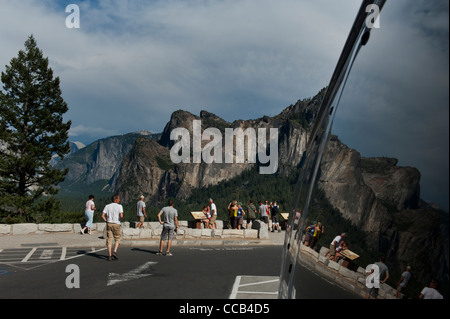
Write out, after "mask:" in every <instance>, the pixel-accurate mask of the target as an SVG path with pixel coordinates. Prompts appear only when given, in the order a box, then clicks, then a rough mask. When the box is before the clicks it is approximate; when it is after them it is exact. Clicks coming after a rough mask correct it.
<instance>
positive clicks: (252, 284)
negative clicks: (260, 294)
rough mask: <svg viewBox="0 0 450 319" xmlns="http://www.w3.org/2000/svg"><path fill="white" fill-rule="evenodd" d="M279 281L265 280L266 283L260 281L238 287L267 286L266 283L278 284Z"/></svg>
mask: <svg viewBox="0 0 450 319" xmlns="http://www.w3.org/2000/svg"><path fill="white" fill-rule="evenodd" d="M279 281H280V280H279V279H273V280H266V281H260V282H252V283H249V284H242V285H239V287H246V286H254V285H262V284H267V283H269V282H279Z"/></svg>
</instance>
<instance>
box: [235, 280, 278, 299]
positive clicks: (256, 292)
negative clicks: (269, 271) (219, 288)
mask: <svg viewBox="0 0 450 319" xmlns="http://www.w3.org/2000/svg"><path fill="white" fill-rule="evenodd" d="M261 277H263V276H236V279H235V281H234V284H233V289H232V290H231V294H230V297H229V299H236V297H237V295H238V294H253V295H274V296H275V295H278V290H276V291H248V290H240V288H242V287H249V286H256V285H263V284H270V283H278V282H279V278H276V279H270V280H263V281H255V282H250V283H246V284H241V281H242V279H243V278H247V279H249V278H250V279H252V278H261ZM276 288H278V285H276ZM276 288H274V289H276Z"/></svg>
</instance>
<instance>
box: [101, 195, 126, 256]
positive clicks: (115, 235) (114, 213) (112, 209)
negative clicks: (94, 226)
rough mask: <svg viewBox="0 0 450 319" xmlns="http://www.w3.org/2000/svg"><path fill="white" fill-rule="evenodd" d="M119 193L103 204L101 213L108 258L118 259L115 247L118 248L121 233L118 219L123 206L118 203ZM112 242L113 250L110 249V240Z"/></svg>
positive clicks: (121, 215) (121, 213) (121, 214)
mask: <svg viewBox="0 0 450 319" xmlns="http://www.w3.org/2000/svg"><path fill="white" fill-rule="evenodd" d="M119 202H120V197H119V195H114V196H113V197H112V203H111V204H108V205H106V206H105V208H104V209H103V213H102V219H103V220H104V221H105V222H106V232H107V236H106V246H107V247H108V260H109V261H111V260H112V257H114V258H115V259H119V257H118V255H117V249H118V248H119V244H120V238H121V235H122V226H121V224H120V219H121V218H123V207H122V205H120V204H119ZM113 239H114V241H115V243H114V251H112V241H113Z"/></svg>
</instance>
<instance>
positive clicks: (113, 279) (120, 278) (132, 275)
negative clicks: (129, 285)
mask: <svg viewBox="0 0 450 319" xmlns="http://www.w3.org/2000/svg"><path fill="white" fill-rule="evenodd" d="M156 264H157V262H155V261H148V262H146V263H145V264H143V265H141V266H139V267H137V268H136V269H133V270H132V271H129V272H127V273H124V274H122V275H120V274H116V273H110V274H109V275H108V282H107V284H106V285H107V286H112V285H115V284H118V283H121V282H124V281H130V280H135V279H139V278H142V277H147V276H150V275H151V274H141V272H143V271H145V270H147V269H148V268H150V267H151V266H153V265H156Z"/></svg>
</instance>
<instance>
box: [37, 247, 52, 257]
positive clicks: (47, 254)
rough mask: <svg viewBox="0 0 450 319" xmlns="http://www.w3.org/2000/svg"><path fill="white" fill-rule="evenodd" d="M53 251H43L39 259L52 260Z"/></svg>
mask: <svg viewBox="0 0 450 319" xmlns="http://www.w3.org/2000/svg"><path fill="white" fill-rule="evenodd" d="M52 256H53V249H44V250H43V251H42V254H41V256H40V257H39V259H52Z"/></svg>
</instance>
